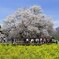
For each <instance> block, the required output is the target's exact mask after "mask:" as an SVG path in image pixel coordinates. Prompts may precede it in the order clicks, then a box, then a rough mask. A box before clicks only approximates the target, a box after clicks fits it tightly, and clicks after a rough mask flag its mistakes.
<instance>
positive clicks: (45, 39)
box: [24, 37, 54, 44]
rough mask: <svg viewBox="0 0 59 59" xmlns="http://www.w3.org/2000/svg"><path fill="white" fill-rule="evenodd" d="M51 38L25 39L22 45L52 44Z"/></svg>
mask: <svg viewBox="0 0 59 59" xmlns="http://www.w3.org/2000/svg"><path fill="white" fill-rule="evenodd" d="M53 39H54V38H53V37H40V38H31V39H30V38H29V39H28V38H27V39H25V40H24V43H26V44H28V43H30V44H31V43H34V44H35V43H36V44H43V43H52V41H53Z"/></svg>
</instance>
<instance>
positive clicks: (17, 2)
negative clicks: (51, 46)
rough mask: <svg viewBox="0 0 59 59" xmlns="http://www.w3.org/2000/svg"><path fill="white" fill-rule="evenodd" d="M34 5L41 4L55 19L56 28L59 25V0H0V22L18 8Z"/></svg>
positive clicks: (44, 10) (44, 11)
mask: <svg viewBox="0 0 59 59" xmlns="http://www.w3.org/2000/svg"><path fill="white" fill-rule="evenodd" d="M34 5H38V6H41V8H42V9H43V13H44V14H46V15H48V16H49V17H51V18H52V19H53V23H54V27H55V28H56V27H58V26H59V12H58V11H59V0H0V24H2V22H3V20H4V19H5V18H6V16H8V15H10V14H12V13H13V12H14V11H16V10H17V9H18V8H27V7H28V8H29V7H31V6H34Z"/></svg>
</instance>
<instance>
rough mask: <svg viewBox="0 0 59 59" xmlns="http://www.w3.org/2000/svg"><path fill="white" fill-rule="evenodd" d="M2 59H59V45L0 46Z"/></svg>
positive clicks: (0, 58)
mask: <svg viewBox="0 0 59 59" xmlns="http://www.w3.org/2000/svg"><path fill="white" fill-rule="evenodd" d="M0 59H59V44H49V45H47V44H44V45H41V46H20V45H15V46H13V45H11V44H10V45H4V44H0Z"/></svg>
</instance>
